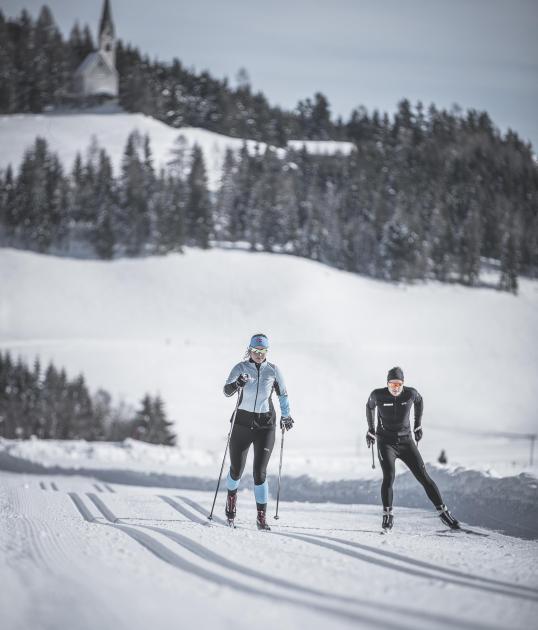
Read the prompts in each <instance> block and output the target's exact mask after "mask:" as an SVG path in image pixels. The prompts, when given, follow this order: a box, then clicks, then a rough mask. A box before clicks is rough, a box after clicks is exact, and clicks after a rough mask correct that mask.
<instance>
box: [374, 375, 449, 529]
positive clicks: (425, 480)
mask: <svg viewBox="0 0 538 630" xmlns="http://www.w3.org/2000/svg"><path fill="white" fill-rule="evenodd" d="M413 405H414V406H415V422H414V427H413V434H414V438H415V441H416V442H417V443H418V442H419V441H420V440H421V439H422V424H421V422H422V410H423V401H422V396H421V395H420V394H419V393H418V392H417V390H416V389H414V388H413V387H407V386H404V374H403V370H402V368H400V367H393V368H392V369H391V370H389V372H388V374H387V387H383V388H380V389H374V391H373V392H372V393H371V394H370V396H369V398H368V402H367V403H366V420H367V421H368V432H367V433H366V443H367V444H368V448H370V447H372V448H373V446H374V444H375V442H376V440H377V455H378V457H379V462H380V464H381V469H382V471H383V483H382V484H381V500H382V502H383V523H382V528H383V530H385V531H388V530H390V529H392V525H393V522H394V517H393V514H392V484H393V482H394V472H395V462H396V459H398V458H399V459H401V460H402V461H403V462H404V463H405V464H406V465H407V466H408V468H409V469H410V470H411V472H412V473H413V475H415V477H416V478H417V480H418V481H419V482H420V483H421V484H422V487H423V488H424V490H425V491H426V494H427V495H428V498H429V499H430V501H431V502H432V503H433V504H434V505H435V507H436V508H437V511H438V513H439V517H440V518H441V520H442V521H443V523H445V525H448V527H450V528H451V529H459V523H458V521H457V520H456V519H455V518H454V517H453V516H452V514H450V512H449V511H448V509H447V507H446V505H445V504H444V502H443V499H442V498H441V494H440V492H439V488H438V487H437V485H436V484H435V482H434V481H433V479H432V478H431V477H430V476H429V475H428V473H427V472H426V467H425V466H424V461H423V460H422V457H421V455H420V453H419V450H418V448H417V445H416V444H415V441H414V440H413V437H412V435H411V426H410V423H409V415H410V413H411V407H412V406H413ZM376 408H377V420H378V422H377V430H376V427H375V411H376Z"/></svg>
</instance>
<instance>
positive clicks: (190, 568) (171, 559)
mask: <svg viewBox="0 0 538 630" xmlns="http://www.w3.org/2000/svg"><path fill="white" fill-rule="evenodd" d="M69 496H70V498H71V500H72V501H73V503H74V505H75V507H76V508H77V510H78V512H79V513H80V514H81V516H82V517H83V518H84V520H86V521H88V522H90V523H97V524H100V525H104V526H106V527H114V528H116V529H119V530H120V531H122V532H124V533H125V534H127V535H128V536H129V537H130V538H132V539H133V540H135V541H136V542H138V543H139V544H140V545H142V547H144V548H145V549H147V550H148V551H149V552H150V553H152V554H153V555H155V556H157V557H158V558H159V559H161V560H163V561H164V562H166V563H168V564H170V565H172V566H174V567H176V568H178V569H181V570H183V571H186V572H188V573H190V574H191V575H195V576H198V577H200V578H203V579H205V580H208V581H210V582H213V583H214V584H217V585H219V586H226V587H228V588H232V589H235V590H237V591H239V592H243V593H246V594H248V595H255V596H258V597H262V598H265V599H269V600H270V601H271V602H273V603H274V599H275V596H274V594H273V593H271V592H268V591H267V590H261V589H258V588H256V587H253V586H249V585H248V584H243V583H242V582H238V581H237V580H234V579H233V578H230V577H228V576H226V575H222V574H219V573H215V572H213V571H210V570H208V569H205V568H203V567H200V566H198V565H196V564H194V563H192V562H190V561H189V560H186V559H184V558H182V557H181V556H179V555H177V554H176V553H174V552H173V551H171V550H170V549H168V547H166V546H164V545H163V544H162V543H160V542H159V541H158V540H156V539H155V538H154V537H152V536H150V535H149V534H147V533H145V532H143V531H140V529H149V530H152V531H155V532H157V533H159V534H162V535H164V536H166V537H168V538H170V539H171V540H173V541H174V542H176V543H177V544H179V545H180V546H181V547H183V548H184V549H187V550H188V551H191V552H192V553H195V554H196V552H197V551H198V552H199V553H198V554H197V555H201V557H204V559H206V560H211V555H210V554H211V552H210V551H209V550H208V549H206V548H205V547H203V546H201V545H199V544H198V543H195V542H194V541H192V540H190V539H187V538H185V537H184V536H181V535H180V534H176V533H175V532H171V531H169V530H166V529H163V528H159V527H150V526H147V525H137V526H133V525H124V524H122V523H121V519H119V518H117V517H116V516H115V515H114V514H113V513H112V512H111V510H110V509H109V508H108V506H107V505H106V504H105V503H104V501H103V500H102V499H101V498H100V497H98V496H97V495H95V494H92V493H88V494H87V496H88V498H89V499H90V500H91V501H92V503H93V504H94V505H95V506H96V507H97V508H98V510H99V511H100V512H101V514H102V515H103V516H104V517H105V519H106V520H107V521H108V522H107V523H100V522H99V521H97V520H96V519H95V517H94V516H93V515H92V514H91V512H90V511H89V510H88V508H87V507H86V505H85V504H84V501H83V500H82V499H81V497H80V496H79V495H78V494H77V493H74V492H70V493H69ZM202 552H203V553H202ZM215 558H219V559H222V560H224V558H222V557H221V556H218V555H217V554H214V558H213V559H212V560H213V562H214V561H215ZM222 566H223V565H222V563H221V567H222ZM238 566H239V565H238ZM240 571H241V573H243V572H244V571H245V568H244V567H240ZM263 580H264V582H266V576H265V575H264V576H263ZM278 601H280V602H285V603H288V604H291V605H293V606H299V607H301V608H306V609H307V610H316V611H318V612H320V613H323V614H326V615H330V616H333V617H339V618H341V619H343V620H346V621H351V622H354V623H357V622H361V623H368V624H372V625H376V626H381V627H384V628H390V629H394V630H407V629H410V628H416V627H417V623H416V622H417V618H416V616H413V625H406V624H403V623H399V622H397V621H391V620H387V619H380V617H379V611H377V613H376V614H372V615H371V616H370V615H368V614H365V613H362V612H361V613H360V612H353V611H346V610H343V609H336V608H331V607H329V606H325V605H323V604H319V603H315V602H312V601H310V600H309V601H304V600H301V599H297V598H294V597H290V596H289V595H287V594H286V593H279V594H278ZM438 621H440V620H438ZM446 623H447V624H448V625H450V627H453V623H454V620H450V622H446ZM468 627H469V628H476V629H484V628H485V626H478V625H470V626H468Z"/></svg>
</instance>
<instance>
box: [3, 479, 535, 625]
mask: <svg viewBox="0 0 538 630" xmlns="http://www.w3.org/2000/svg"><path fill="white" fill-rule="evenodd" d="M211 502H212V493H210V492H201V491H192V490H171V489H163V488H159V487H148V488H141V487H136V486H131V487H127V486H119V485H115V484H108V483H103V482H101V481H97V480H95V479H91V478H82V477H74V476H71V477H64V476H40V475H27V474H18V475H15V474H9V473H5V472H4V473H0V549H1V550H2V559H3V561H2V562H1V563H0V581H1V583H2V588H1V589H0V607H1V610H2V627H3V628H6V629H9V630H27V629H28V628H32V629H35V630H40V629H45V628H47V629H48V628H69V629H71V630H83V629H88V630H90V629H91V630H93V629H95V628H103V629H104V630H108V629H114V630H123V629H125V630H137V629H141V630H142V629H143V630H146V628H148V627H151V628H154V629H156V630H160V629H161V628H162V629H165V628H171V627H181V628H185V627H193V626H196V627H198V628H234V629H237V630H243V629H245V630H246V629H249V630H250V629H251V628H253V627H255V628H258V629H260V630H269V629H271V630H274V628H278V629H279V630H292V629H295V628H298V627H308V628H314V629H320V630H321V629H325V628H376V629H381V628H391V629H407V628H409V629H411V628H412V629H418V630H419V629H424V630H430V629H432V628H441V629H442V628H450V629H451V630H453V629H454V628H458V629H460V628H461V629H467V628H469V629H473V630H477V629H483V628H499V629H501V628H502V629H506V628H510V629H511V630H515V629H519V628H521V629H526V628H530V627H533V625H534V622H535V620H536V616H537V614H538V575H537V573H536V551H537V543H536V541H524V540H520V539H517V538H510V537H507V536H503V535H501V534H498V533H495V532H485V531H484V530H475V531H478V532H479V533H482V534H484V533H486V534H488V535H487V536H482V535H473V534H466V533H462V532H459V533H453V532H450V531H448V530H446V529H445V528H443V527H442V526H441V525H440V523H439V521H438V519H437V517H431V512H425V511H424V510H417V509H400V510H399V511H398V515H397V520H396V524H397V528H396V529H395V530H394V531H393V532H392V533H391V534H390V535H389V536H381V535H380V533H379V510H378V509H377V508H373V507H371V506H364V505H353V506H349V505H346V506H342V505H332V504H322V505H318V504H304V503H287V502H282V503H281V505H280V510H279V515H280V519H279V520H278V521H275V520H274V519H273V518H270V521H271V525H272V528H273V529H272V531H271V532H270V533H269V532H258V531H256V529H255V526H254V514H255V511H254V508H255V506H254V503H253V498H252V493H250V492H242V493H240V496H239V502H238V525H239V527H238V528H237V529H235V530H230V529H228V528H226V527H224V526H223V525H221V524H220V523H222V521H221V520H220V516H221V512H222V503H223V497H222V495H221V496H220V497H219V500H218V504H217V510H216V515H217V519H216V523H215V525H214V526H208V525H207V523H208V521H207V519H206V515H207V514H208V513H209V510H210V507H211ZM272 507H273V506H272ZM430 517H431V518H430Z"/></svg>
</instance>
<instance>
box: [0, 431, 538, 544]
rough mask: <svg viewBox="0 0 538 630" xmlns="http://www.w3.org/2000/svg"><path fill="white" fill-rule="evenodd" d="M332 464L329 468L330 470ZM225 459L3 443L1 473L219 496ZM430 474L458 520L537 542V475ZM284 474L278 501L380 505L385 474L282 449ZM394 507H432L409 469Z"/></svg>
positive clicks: (138, 449) (186, 452)
mask: <svg viewBox="0 0 538 630" xmlns="http://www.w3.org/2000/svg"><path fill="white" fill-rule="evenodd" d="M331 455H332V457H331ZM329 460H330V461H331V462H332V467H330V466H328V465H327V463H328V462H329ZM221 462H222V450H221V451H209V450H196V449H181V448H179V447H168V446H156V445H152V444H146V443H143V442H138V441H136V440H131V439H128V440H125V441H124V442H122V443H107V442H85V441H77V440H62V441H56V440H38V439H35V438H33V439H30V440H4V439H1V438H0V470H5V471H10V472H19V473H33V474H39V475H42V476H43V475H45V476H48V475H60V474H61V475H78V476H81V475H83V476H86V477H92V478H94V479H98V480H100V481H102V482H105V483H121V484H128V485H138V486H157V485H158V486H161V487H167V488H182V489H191V490H213V491H214V489H215V486H216V477H217V475H218V471H219V470H220V465H221ZM344 462H345V459H344ZM348 463H350V462H348ZM277 465H278V461H277V457H273V461H272V462H271V463H270V465H269V468H268V481H269V491H270V495H271V496H272V500H274V499H275V498H276V495H277V487H278V483H277V479H278V469H277ZM428 470H429V473H430V475H431V476H432V477H433V478H434V480H435V481H436V483H437V485H438V486H439V487H440V488H441V491H442V495H443V499H444V501H445V502H446V503H447V504H448V505H450V507H451V509H453V510H454V512H455V513H456V514H457V516H458V518H460V519H463V520H465V521H466V522H468V523H469V524H471V525H479V526H483V527H488V528H492V529H495V530H499V531H501V532H503V533H505V534H510V535H512V536H517V537H520V538H527V539H534V540H538V480H537V479H536V477H535V476H532V475H529V474H525V473H521V474H519V475H511V476H506V477H499V476H496V475H493V474H491V473H484V472H479V471H476V470H469V469H465V468H463V467H449V466H432V465H429V464H428ZM282 471H283V472H282V483H281V492H280V498H281V499H283V500H289V501H308V502H325V501H330V502H332V503H344V504H359V503H360V504H374V505H378V504H379V490H380V482H381V472H380V469H379V467H376V468H375V469H373V470H372V469H371V468H367V466H366V463H365V462H363V461H361V460H358V461H357V458H356V457H355V462H354V466H353V468H351V467H350V468H348V469H346V467H345V464H344V463H343V462H342V458H339V457H336V456H335V454H334V453H331V452H330V451H328V452H327V453H326V455H325V459H323V458H317V459H314V460H313V461H310V462H308V465H305V461H304V456H303V458H300V457H299V454H298V452H297V451H295V452H294V451H292V452H289V450H288V449H285V457H284V458H283V468H282ZM305 472H308V475H306V474H304V473H305ZM241 488H243V489H250V490H252V488H253V482H252V478H251V474H250V467H247V470H246V471H245V474H244V476H243V479H242V482H241ZM395 505H396V506H397V509H399V508H400V507H414V508H416V507H419V508H425V509H427V510H431V504H430V503H429V501H428V499H427V498H426V495H425V493H424V491H423V489H422V487H421V486H420V485H419V484H417V482H416V480H415V479H414V477H413V476H412V475H411V473H409V472H408V471H407V472H402V473H400V474H399V475H398V476H397V478H396V481H395Z"/></svg>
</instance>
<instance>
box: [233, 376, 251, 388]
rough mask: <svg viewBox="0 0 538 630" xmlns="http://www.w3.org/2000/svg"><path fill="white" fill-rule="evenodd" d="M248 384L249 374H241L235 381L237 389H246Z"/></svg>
mask: <svg viewBox="0 0 538 630" xmlns="http://www.w3.org/2000/svg"><path fill="white" fill-rule="evenodd" d="M247 383H248V374H240V375H239V376H238V377H237V378H236V380H235V386H236V387H237V389H239V388H240V387H244V386H245V385H246V384H247Z"/></svg>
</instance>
